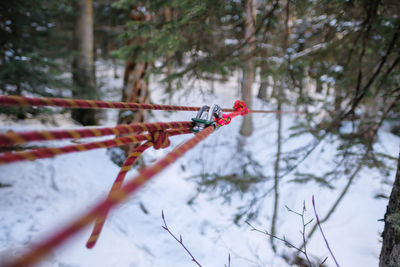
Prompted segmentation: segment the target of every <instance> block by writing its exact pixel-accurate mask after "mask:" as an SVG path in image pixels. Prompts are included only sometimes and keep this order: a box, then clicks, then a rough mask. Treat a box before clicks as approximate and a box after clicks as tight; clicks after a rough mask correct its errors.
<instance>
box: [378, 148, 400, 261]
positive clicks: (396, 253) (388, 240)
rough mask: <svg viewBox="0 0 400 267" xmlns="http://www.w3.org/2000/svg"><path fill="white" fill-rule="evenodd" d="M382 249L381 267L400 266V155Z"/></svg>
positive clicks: (388, 207)
mask: <svg viewBox="0 0 400 267" xmlns="http://www.w3.org/2000/svg"><path fill="white" fill-rule="evenodd" d="M382 237H383V241H382V250H381V255H380V257H379V267H397V266H400V155H399V159H398V161H397V173H396V177H395V180H394V183H393V188H392V193H391V194H390V199H389V204H388V206H387V209H386V214H385V229H384V230H383V234H382Z"/></svg>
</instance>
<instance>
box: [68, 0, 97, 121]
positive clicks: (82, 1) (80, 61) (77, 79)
mask: <svg viewBox="0 0 400 267" xmlns="http://www.w3.org/2000/svg"><path fill="white" fill-rule="evenodd" d="M76 8H77V11H78V15H77V17H76V20H75V25H74V44H73V45H74V50H75V55H74V59H73V63H72V80H73V83H74V86H75V89H74V90H73V93H72V94H73V96H74V97H75V98H92V99H93V98H94V97H95V96H96V79H95V70H94V63H93V61H94V60H93V3H92V0H78V1H76ZM71 116H72V118H73V119H74V120H76V121H77V122H79V123H81V124H83V125H93V124H97V119H96V112H95V110H91V109H74V110H73V111H72V114H71Z"/></svg>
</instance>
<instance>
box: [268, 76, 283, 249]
mask: <svg viewBox="0 0 400 267" xmlns="http://www.w3.org/2000/svg"><path fill="white" fill-rule="evenodd" d="M274 84H276V82H275V81H274ZM277 90H278V97H277V100H278V105H277V111H278V113H277V114H276V117H277V120H278V130H277V140H276V142H277V151H276V159H275V166H274V210H273V214H272V222H271V231H270V233H271V238H270V242H271V247H272V250H273V251H274V252H276V247H275V243H274V238H273V237H272V236H274V235H276V221H277V219H278V203H279V165H280V161H281V147H282V114H281V113H280V112H279V111H281V110H282V86H280V85H278V87H277Z"/></svg>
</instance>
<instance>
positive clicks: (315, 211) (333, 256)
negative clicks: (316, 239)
mask: <svg viewBox="0 0 400 267" xmlns="http://www.w3.org/2000/svg"><path fill="white" fill-rule="evenodd" d="M312 204H313V207H314V214H315V218H316V219H317V224H318V227H319V230H320V231H321V234H322V237H323V238H324V241H325V244H326V247H327V248H328V250H329V253H330V254H331V256H332V258H333V260H334V261H335V263H336V266H337V267H339V263H338V262H337V260H336V258H335V255H333V252H332V250H331V248H330V247H329V243H328V240H327V239H326V237H325V234H324V231H322V227H321V224H320V223H319V217H318V214H317V209H316V207H315V201H314V195H313V196H312ZM304 250H305V247H304Z"/></svg>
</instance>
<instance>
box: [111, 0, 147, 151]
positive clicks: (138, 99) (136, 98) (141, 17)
mask: <svg viewBox="0 0 400 267" xmlns="http://www.w3.org/2000/svg"><path fill="white" fill-rule="evenodd" d="M140 7H142V4H139V5H137V6H135V7H133V9H132V11H131V15H130V17H131V20H133V21H148V20H151V15H150V12H148V11H143V10H142V9H141V8H140ZM146 41H147V40H146V39H141V40H140V42H141V43H145V42H146ZM148 67H149V62H136V58H135V57H132V58H131V59H129V60H128V61H127V62H126V64H125V71H124V87H123V90H122V101H123V102H135V103H149V98H150V91H149V81H148V78H147V77H146V74H147V69H148ZM146 115H147V113H146V111H145V110H137V111H121V112H120V113H119V118H118V124H130V123H140V122H145V121H146ZM136 147H137V145H136V144H133V145H127V146H124V147H123V149H124V151H125V154H126V155H128V154H129V153H130V152H132V151H133V150H134V149H135V148H136Z"/></svg>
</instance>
